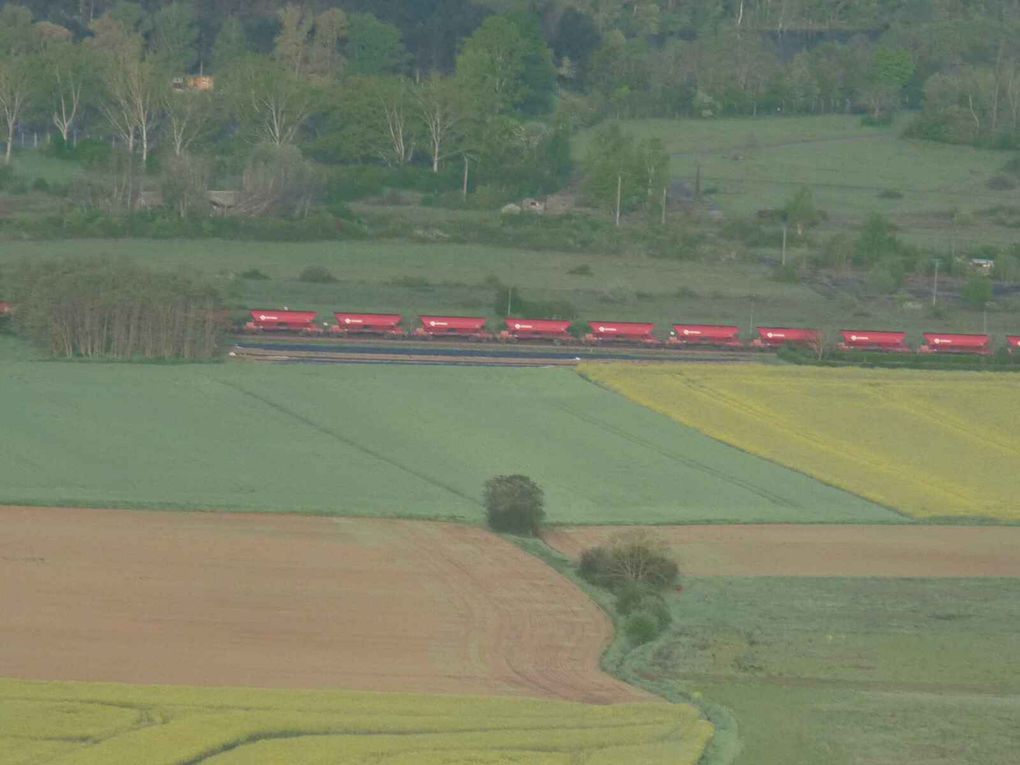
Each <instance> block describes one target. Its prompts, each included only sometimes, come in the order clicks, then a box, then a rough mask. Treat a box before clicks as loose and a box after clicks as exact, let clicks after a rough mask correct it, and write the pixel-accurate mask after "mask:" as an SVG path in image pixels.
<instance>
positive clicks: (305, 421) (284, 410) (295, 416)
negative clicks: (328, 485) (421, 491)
mask: <svg viewBox="0 0 1020 765" xmlns="http://www.w3.org/2000/svg"><path fill="white" fill-rule="evenodd" d="M218 382H219V383H220V384H221V385H225V386H227V387H228V388H231V389H233V390H236V391H237V392H238V393H241V394H242V395H245V396H248V397H249V398H251V399H254V400H255V401H258V402H259V403H260V404H263V405H265V406H268V407H269V408H271V409H273V410H274V411H276V412H279V413H280V414H283V415H285V416H286V417H288V418H290V419H292V420H296V421H297V422H300V423H301V424H302V425H304V426H306V427H309V428H312V429H313V430H316V431H318V432H319V433H322V434H323V435H326V436H329V437H330V438H332V439H333V440H335V441H338V442H339V443H341V444H343V445H344V446H349V447H350V448H352V449H354V450H355V451H359V452H361V453H362V454H365V455H368V456H369V457H372V458H373V459H376V460H379V461H380V462H384V463H386V464H387V465H389V466H390V467H394V468H396V469H397V470H400V471H402V472H404V473H407V474H408V475H412V476H414V477H415V478H417V479H418V480H420V481H424V482H425V483H427V484H429V485H431V486H434V487H435V488H438V489H442V490H443V491H447V492H449V493H450V494H453V495H455V496H457V497H459V498H460V499H463V500H464V501H466V502H468V503H469V504H471V505H474V506H477V507H481V505H482V503H481V500H480V499H479V498H478V497H472V496H471V495H469V494H465V493H464V492H462V491H461V490H460V489H458V488H456V487H455V486H450V485H449V484H447V483H444V482H443V481H440V480H439V479H438V478H435V477H433V476H430V475H429V474H427V473H423V472H422V471H420V470H416V469H414V468H413V467H410V466H408V465H405V464H404V463H402V462H398V461H397V460H395V459H393V458H392V457H388V456H387V455H385V454H384V453H382V452H380V451H377V450H375V449H372V448H371V447H368V446H365V445H364V444H360V443H358V442H357V441H355V440H353V439H350V438H347V437H346V436H344V435H342V434H340V433H338V432H337V431H335V430H333V429H332V428H330V427H328V426H326V425H323V424H322V423H321V422H316V421H315V420H313V419H311V418H310V417H305V416H304V415H303V414H301V413H299V412H296V411H294V410H293V409H290V408H289V407H286V406H284V405H283V404H280V403H278V402H276V401H273V400H272V399H271V398H267V397H266V396H263V395H260V394H258V393H254V392H252V391H250V390H247V389H246V388H244V387H243V386H241V385H238V384H237V383H232V382H227V381H225V380H219V381H218Z"/></svg>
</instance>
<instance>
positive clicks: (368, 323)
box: [329, 313, 406, 337]
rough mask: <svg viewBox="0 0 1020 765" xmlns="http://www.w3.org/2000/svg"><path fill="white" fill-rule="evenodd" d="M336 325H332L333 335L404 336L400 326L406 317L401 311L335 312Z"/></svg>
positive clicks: (331, 332) (331, 331)
mask: <svg viewBox="0 0 1020 765" xmlns="http://www.w3.org/2000/svg"><path fill="white" fill-rule="evenodd" d="M333 316H335V317H336V326H334V327H330V330H329V332H330V334H332V335H382V336H383V337H403V336H404V335H405V334H406V333H405V332H404V330H403V329H401V328H400V322H401V320H402V319H403V318H404V317H403V316H401V315H400V314H399V313H334V314H333Z"/></svg>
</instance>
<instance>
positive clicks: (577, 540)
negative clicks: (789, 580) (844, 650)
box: [545, 525, 1020, 577]
mask: <svg viewBox="0 0 1020 765" xmlns="http://www.w3.org/2000/svg"><path fill="white" fill-rule="evenodd" d="M621 530H622V529H621V528H620V527H612V526H598V527H593V526H588V527H569V528H558V529H555V530H552V531H549V532H547V533H546V535H545V541H546V542H547V543H548V544H550V545H552V546H553V547H555V548H556V549H557V550H559V551H560V552H562V553H563V554H564V555H567V556H568V557H570V558H575V559H576V558H578V557H579V556H580V555H581V553H582V552H583V551H584V550H585V549H587V548H589V547H594V546H595V545H598V544H601V543H603V542H605V541H606V540H607V539H608V538H609V537H610V536H612V535H613V534H615V533H618V532H620V531H621ZM651 531H652V532H653V533H654V534H656V535H658V536H660V537H661V538H663V539H664V540H665V541H666V542H667V543H668V544H669V545H670V547H671V548H672V550H673V551H674V553H675V556H676V559H677V562H678V563H679V564H680V570H681V572H682V573H683V574H688V575H691V576H830V577H835V576H868V577H1020V526H966V527H964V526H878V525H876V526H833V525H818V526H793V525H744V526H657V527H654V528H653V529H651Z"/></svg>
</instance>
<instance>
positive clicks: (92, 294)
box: [7, 259, 226, 360]
mask: <svg viewBox="0 0 1020 765" xmlns="http://www.w3.org/2000/svg"><path fill="white" fill-rule="evenodd" d="M7 292H8V293H9V294H10V296H11V298H13V303H14V305H15V311H14V326H15V329H16V330H17V331H18V332H19V333H20V334H24V335H26V336H28V337H29V338H31V339H32V340H34V341H35V342H36V343H37V344H38V345H39V346H41V347H42V348H44V349H45V350H47V351H49V352H50V353H51V354H52V355H53V356H55V357H60V358H93V359H178V360H201V359H209V358H213V357H214V356H216V355H217V354H218V352H219V340H220V337H221V335H222V332H223V329H224V327H225V324H226V316H225V314H224V312H223V310H222V307H221V303H220V300H219V297H218V295H217V293H216V291H215V290H213V289H211V288H210V287H208V286H205V285H203V284H200V283H198V282H196V281H195V280H193V279H191V278H189V277H188V276H185V275H183V274H165V273H154V272H150V271H147V270H144V269H142V268H139V267H137V266H134V265H132V264H130V263H128V262H124V261H116V260H106V259H94V260H93V259H84V260H83V259H66V260H58V261H48V262H37V263H30V264H24V265H22V266H20V267H18V268H16V269H15V270H14V272H13V273H12V274H11V277H10V284H9V285H8V286H7Z"/></svg>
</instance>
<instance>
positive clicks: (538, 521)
mask: <svg viewBox="0 0 1020 765" xmlns="http://www.w3.org/2000/svg"><path fill="white" fill-rule="evenodd" d="M544 504H545V500H544V497H543V494H542V489H541V488H539V486H538V484H536V483H535V482H534V481H532V480H531V479H530V478H528V477H527V476H525V475H497V476H493V477H492V478H490V479H489V480H488V481H486V482H485V512H486V517H487V519H488V522H489V527H490V528H491V529H493V530H494V531H508V532H510V533H512V534H530V535H532V536H538V533H539V531H540V530H541V526H542V519H543V518H544V517H545V508H544Z"/></svg>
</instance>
